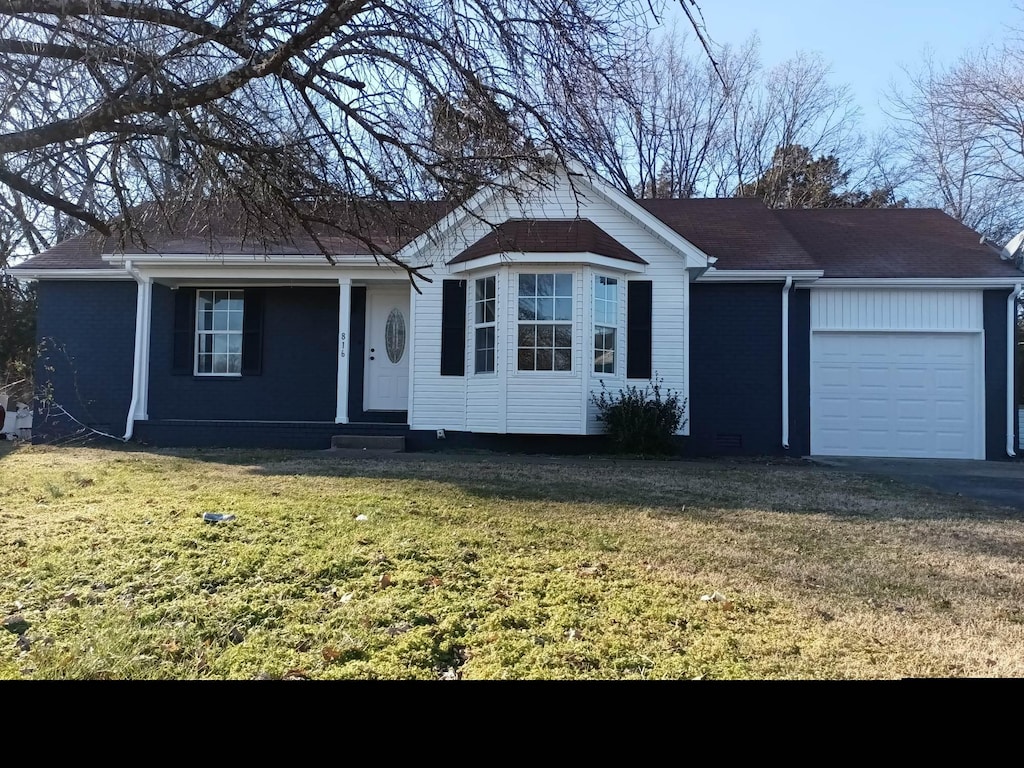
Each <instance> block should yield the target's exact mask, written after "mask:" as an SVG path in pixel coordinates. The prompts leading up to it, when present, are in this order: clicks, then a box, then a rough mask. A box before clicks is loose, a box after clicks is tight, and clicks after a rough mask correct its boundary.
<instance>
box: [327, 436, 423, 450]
mask: <svg viewBox="0 0 1024 768" xmlns="http://www.w3.org/2000/svg"><path fill="white" fill-rule="evenodd" d="M331 448H341V449H347V450H365V451H391V452H399V453H400V452H402V451H404V450H405V437H404V436H403V435H335V436H334V437H332V438H331Z"/></svg>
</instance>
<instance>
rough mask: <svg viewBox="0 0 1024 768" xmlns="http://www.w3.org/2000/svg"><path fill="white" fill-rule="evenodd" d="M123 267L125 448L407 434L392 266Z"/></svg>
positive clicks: (406, 337)
mask: <svg viewBox="0 0 1024 768" xmlns="http://www.w3.org/2000/svg"><path fill="white" fill-rule="evenodd" d="M126 268H127V269H128V271H129V273H130V274H131V275H132V276H133V277H134V278H135V280H136V282H137V301H136V323H135V350H134V366H133V377H132V397H131V404H130V406H129V409H128V418H127V420H126V425H125V437H126V438H127V439H132V438H134V439H137V440H140V441H142V442H146V443H150V444H154V445H176V444H179V445H222V446H231V445H238V446H257V445H263V446H267V447H303V448H304V447H324V448H326V447H329V446H330V442H331V437H332V436H334V435H336V434H338V433H339V432H354V433H369V432H370V431H371V430H372V431H374V432H376V433H383V432H395V433H402V432H404V431H407V430H408V416H409V382H410V377H411V360H412V357H413V356H412V353H411V350H412V345H413V343H414V332H413V331H414V329H413V327H412V322H411V313H410V305H411V301H412V295H413V292H414V291H413V288H412V285H411V283H410V281H409V279H408V276H407V275H406V274H405V273H404V272H402V271H401V270H398V269H389V268H386V267H385V268H382V267H379V266H377V267H376V268H374V269H368V268H362V269H351V268H350V269H348V270H346V271H345V273H344V274H338V273H339V271H340V270H338V269H337V268H332V267H328V266H327V265H318V266H316V267H312V266H310V267H309V268H307V269H306V270H303V271H302V272H299V271H298V270H289V271H290V272H291V274H288V275H287V277H286V276H284V275H282V274H281V270H280V268H277V269H268V268H266V267H249V268H247V269H245V270H239V269H237V268H236V269H232V270H225V269H201V268H197V269H195V270H194V271H193V273H191V274H183V272H184V270H182V269H181V268H180V267H176V268H173V270H172V269H171V268H168V267H165V268H164V270H166V271H167V272H169V273H170V272H173V274H162V270H161V268H159V267H157V268H154V267H151V266H140V265H133V264H131V263H127V264H126ZM325 271H326V272H329V273H333V274H329V276H328V275H324V274H323V272H325ZM311 272H312V273H314V274H310V273H311Z"/></svg>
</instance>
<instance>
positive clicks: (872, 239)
mask: <svg viewBox="0 0 1024 768" xmlns="http://www.w3.org/2000/svg"><path fill="white" fill-rule="evenodd" d="M775 215H776V216H777V217H778V218H779V220H780V221H781V222H782V223H783V224H785V225H786V228H787V229H788V230H789V231H790V232H791V233H792V234H793V236H794V237H795V238H796V239H797V241H799V242H800V244H801V245H802V246H803V247H804V249H805V250H807V252H808V253H809V254H810V255H811V256H812V258H813V259H814V260H815V262H817V263H818V264H819V265H820V267H819V268H820V269H823V270H825V277H894V278H913V277H921V278H932V277H951V278H956V277H1022V276H1024V274H1022V273H1021V272H1020V270H1018V269H1017V268H1016V267H1014V265H1013V264H1012V263H1011V262H1008V261H1003V260H1002V259H1000V258H999V255H998V254H997V253H996V252H995V251H994V250H993V249H992V248H990V247H989V246H987V245H982V244H981V242H980V240H981V235H979V234H978V233H977V232H975V231H974V230H972V229H970V228H968V227H965V226H964V225H963V224H961V223H960V222H958V221H957V220H956V219H954V218H952V217H951V216H948V215H947V214H945V213H943V212H942V211H940V210H937V209H933V208H897V209H892V208H889V209H885V208H882V209H877V208H810V209H803V210H786V211H775Z"/></svg>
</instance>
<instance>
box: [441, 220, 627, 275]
mask: <svg viewBox="0 0 1024 768" xmlns="http://www.w3.org/2000/svg"><path fill="white" fill-rule="evenodd" d="M509 252H514V253H518V252H525V253H594V254H597V255H598V256H607V257H609V258H612V259H620V260H622V261H629V262H632V263H634V264H646V263H647V262H646V261H644V260H643V259H641V258H640V257H639V256H637V255H636V254H635V253H633V251H631V250H629V248H627V247H626V246H624V245H623V244H622V243H620V242H619V241H618V240H616V239H615V238H614V237H612V236H611V235H609V234H608V233H607V232H605V231H604V230H603V229H601V228H600V227H599V226H597V225H596V224H595V223H594V222H592V221H590V220H589V219H568V220H539V219H509V220H508V221H506V222H504V223H503V224H499V225H498V226H496V227H495V228H494V229H493V230H491V231H490V232H488V233H487V234H486V235H484V236H483V237H481V238H480V239H479V240H477V241H476V242H475V243H473V244H472V245H471V246H469V248H467V249H466V250H464V251H463V252H462V253H460V254H459V255H458V256H456V257H455V258H454V259H452V260H451V261H449V262H448V263H449V264H462V263H464V262H467V261H472V260H473V259H479V258H481V257H483V256H491V255H493V254H496V253H509Z"/></svg>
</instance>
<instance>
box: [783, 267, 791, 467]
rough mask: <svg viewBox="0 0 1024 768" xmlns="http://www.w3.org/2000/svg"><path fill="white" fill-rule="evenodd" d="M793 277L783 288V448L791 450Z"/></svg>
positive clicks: (787, 277) (789, 276) (788, 277)
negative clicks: (790, 310) (790, 307)
mask: <svg viewBox="0 0 1024 768" xmlns="http://www.w3.org/2000/svg"><path fill="white" fill-rule="evenodd" d="M792 287H793V276H792V275H787V276H786V284H785V285H783V286H782V447H783V448H785V449H786V450H787V451H788V450H789V291H790V289H791V288H792Z"/></svg>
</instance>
